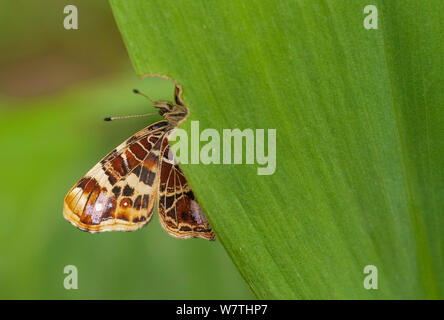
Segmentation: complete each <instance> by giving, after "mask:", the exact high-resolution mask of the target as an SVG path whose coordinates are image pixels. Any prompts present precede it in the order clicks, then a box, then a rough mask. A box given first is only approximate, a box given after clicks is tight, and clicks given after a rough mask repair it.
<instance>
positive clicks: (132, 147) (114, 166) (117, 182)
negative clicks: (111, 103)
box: [63, 85, 215, 240]
mask: <svg viewBox="0 0 444 320" xmlns="http://www.w3.org/2000/svg"><path fill="white" fill-rule="evenodd" d="M181 94H182V90H181V87H180V86H179V85H176V88H175V103H171V102H167V101H159V102H155V103H154V107H156V108H158V109H159V114H160V115H162V116H163V118H164V120H161V121H158V122H156V123H153V124H151V125H149V126H148V127H146V128H144V129H142V130H141V131H139V132H137V133H136V134H135V135H133V136H132V137H130V138H129V139H127V140H126V141H124V142H123V143H122V144H120V145H119V146H118V147H117V148H115V149H114V150H113V151H111V152H110V153H109V154H108V155H106V156H105V157H104V158H103V159H102V160H101V161H100V162H99V163H97V164H96V165H95V166H94V167H93V168H92V169H91V170H90V171H88V172H87V173H86V175H85V176H84V177H83V178H81V179H80V180H79V181H78V182H77V183H76V184H75V185H74V186H73V187H72V188H71V190H70V191H69V192H68V194H67V195H66V197H65V201H64V205H63V215H64V217H65V219H66V220H68V221H69V222H70V223H71V224H73V225H74V226H76V227H77V228H79V229H80V230H83V231H87V232H91V233H97V232H105V231H134V230H137V229H139V228H141V227H143V226H145V225H146V224H147V223H148V222H149V221H150V220H151V218H152V216H153V213H154V208H155V206H156V204H157V207H158V212H159V218H160V221H161V225H162V226H163V228H164V229H165V230H166V231H167V232H168V233H169V234H170V235H172V236H174V237H176V238H180V239H187V238H204V239H207V240H214V239H215V235H214V232H213V231H212V229H211V226H210V225H209V223H208V220H207V219H206V217H205V214H204V213H203V211H202V208H201V207H200V205H199V203H198V202H197V200H196V199H195V196H194V193H193V191H192V190H191V187H190V186H189V184H188V182H187V180H186V178H185V175H184V174H183V172H182V170H181V169H180V167H179V165H178V163H177V162H176V160H175V158H174V156H173V155H172V153H171V151H170V147H169V143H168V137H169V136H170V135H171V134H172V133H173V131H174V130H175V129H176V128H177V127H178V126H179V125H180V124H181V123H182V122H184V121H185V120H186V118H187V117H188V114H189V111H188V108H187V107H186V106H185V104H184V102H183V100H182V98H181Z"/></svg>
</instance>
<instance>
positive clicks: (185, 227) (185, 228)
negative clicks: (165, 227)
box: [179, 226, 191, 231]
mask: <svg viewBox="0 0 444 320" xmlns="http://www.w3.org/2000/svg"><path fill="white" fill-rule="evenodd" d="M179 231H191V228H190V227H188V226H182V227H180V229H179Z"/></svg>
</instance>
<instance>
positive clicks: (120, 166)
mask: <svg viewBox="0 0 444 320" xmlns="http://www.w3.org/2000/svg"><path fill="white" fill-rule="evenodd" d="M110 164H111V167H112V168H113V169H114V170H115V171H116V172H118V173H119V174H120V176H121V177H123V176H125V175H126V174H127V173H128V170H127V168H126V167H125V165H124V163H123V159H122V157H120V156H119V157H116V158H114V159H113V160H111V161H110Z"/></svg>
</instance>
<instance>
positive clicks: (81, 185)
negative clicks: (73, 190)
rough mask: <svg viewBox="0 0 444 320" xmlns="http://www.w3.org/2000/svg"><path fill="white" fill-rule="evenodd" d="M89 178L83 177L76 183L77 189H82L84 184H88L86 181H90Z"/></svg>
mask: <svg viewBox="0 0 444 320" xmlns="http://www.w3.org/2000/svg"><path fill="white" fill-rule="evenodd" d="M90 180H91V178H88V177H85V178H82V179H80V180H79V182H77V187H78V188H81V189H84V188H85V186H86V184H87V183H88V181H90Z"/></svg>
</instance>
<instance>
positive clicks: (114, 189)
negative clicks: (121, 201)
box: [111, 186, 121, 198]
mask: <svg viewBox="0 0 444 320" xmlns="http://www.w3.org/2000/svg"><path fill="white" fill-rule="evenodd" d="M111 191H112V192H113V193H114V196H115V197H116V198H118V197H119V196H120V191H121V188H120V187H119V186H115V187H114V188H113V189H112V190H111Z"/></svg>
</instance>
